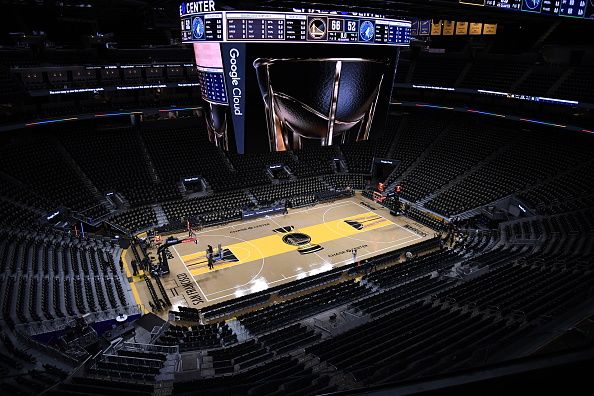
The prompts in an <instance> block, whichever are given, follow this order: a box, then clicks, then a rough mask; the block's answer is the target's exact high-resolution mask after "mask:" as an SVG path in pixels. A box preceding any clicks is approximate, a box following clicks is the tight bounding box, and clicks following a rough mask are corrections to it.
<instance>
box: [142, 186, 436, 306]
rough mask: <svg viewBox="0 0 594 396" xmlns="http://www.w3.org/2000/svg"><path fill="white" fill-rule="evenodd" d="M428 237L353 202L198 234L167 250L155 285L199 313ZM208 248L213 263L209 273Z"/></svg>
mask: <svg viewBox="0 0 594 396" xmlns="http://www.w3.org/2000/svg"><path fill="white" fill-rule="evenodd" d="M178 236H179V237H180V239H183V238H184V237H186V236H187V233H185V234H178ZM432 236H433V231H431V230H430V229H428V228H427V227H424V226H422V225H420V224H418V223H416V222H414V221H412V220H410V219H408V218H405V217H394V216H391V215H390V213H389V212H388V210H386V209H385V208H382V207H380V206H379V205H377V204H375V203H373V202H371V201H368V200H365V201H362V199H361V198H358V197H354V198H352V199H347V200H341V201H337V202H333V203H330V204H322V205H317V206H314V207H309V208H302V209H296V210H292V211H290V212H289V213H288V214H286V215H283V214H281V215H275V216H269V217H263V218H259V219H257V220H251V221H244V222H235V223H231V224H228V225H223V226H219V227H212V228H208V229H206V230H203V231H201V232H198V233H196V237H197V239H198V243H194V242H191V243H182V244H178V245H175V246H172V247H170V248H169V251H170V255H169V257H170V259H169V260H168V261H169V266H170V271H171V272H170V274H169V275H167V276H165V277H163V278H162V280H163V284H164V286H165V288H166V289H167V291H168V293H169V296H170V299H171V301H172V303H173V305H174V308H175V307H176V306H179V305H182V306H189V307H195V308H200V307H204V306H208V305H212V304H216V303H219V302H222V301H225V300H228V299H232V298H235V297H240V296H243V295H246V294H250V293H255V292H258V291H261V290H265V289H267V288H270V287H275V286H278V285H280V284H283V283H287V282H291V281H294V280H296V279H302V278H306V277H308V276H311V275H315V274H318V273H321V272H325V271H328V270H330V269H332V268H335V267H339V266H343V265H346V264H350V263H352V262H353V259H354V257H353V249H354V248H355V249H356V250H357V254H356V259H357V260H361V259H366V258H370V257H373V256H376V255H379V254H382V253H385V252H388V251H391V250H395V249H399V248H403V247H406V246H410V245H413V244H416V243H418V242H421V241H423V240H425V239H429V238H431V237H432ZM219 243H220V244H221V247H222V249H221V252H222V254H221V255H218V245H219ZM208 245H211V246H212V247H213V249H214V253H215V256H217V260H216V262H215V265H214V269H213V270H210V269H209V268H208V263H207V259H206V257H205V256H206V249H207V246H208ZM140 286H143V285H141V284H140V283H139V289H140ZM140 294H141V295H143V294H144V293H140ZM146 298H149V299H150V296H149V295H146ZM141 299H144V296H141Z"/></svg>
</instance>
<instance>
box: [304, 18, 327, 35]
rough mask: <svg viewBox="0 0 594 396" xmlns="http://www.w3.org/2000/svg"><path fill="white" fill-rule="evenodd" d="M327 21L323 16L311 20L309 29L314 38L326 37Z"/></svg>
mask: <svg viewBox="0 0 594 396" xmlns="http://www.w3.org/2000/svg"><path fill="white" fill-rule="evenodd" d="M326 30H327V29H326V22H325V21H324V20H323V19H321V18H314V19H312V20H310V21H309V27H308V29H307V31H308V33H309V37H310V38H311V39H312V40H323V39H324V38H325V37H326Z"/></svg>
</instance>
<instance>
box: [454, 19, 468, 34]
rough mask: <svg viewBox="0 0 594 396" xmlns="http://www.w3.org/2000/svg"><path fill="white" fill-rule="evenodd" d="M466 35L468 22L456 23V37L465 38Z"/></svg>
mask: <svg viewBox="0 0 594 396" xmlns="http://www.w3.org/2000/svg"><path fill="white" fill-rule="evenodd" d="M467 34H468V22H456V35H457V36H465V35H467Z"/></svg>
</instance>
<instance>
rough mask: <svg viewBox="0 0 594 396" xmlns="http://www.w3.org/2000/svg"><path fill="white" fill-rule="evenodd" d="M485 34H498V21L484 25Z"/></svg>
mask: <svg viewBox="0 0 594 396" xmlns="http://www.w3.org/2000/svg"><path fill="white" fill-rule="evenodd" d="M483 34H485V35H494V34H497V24H496V23H485V24H484V25H483Z"/></svg>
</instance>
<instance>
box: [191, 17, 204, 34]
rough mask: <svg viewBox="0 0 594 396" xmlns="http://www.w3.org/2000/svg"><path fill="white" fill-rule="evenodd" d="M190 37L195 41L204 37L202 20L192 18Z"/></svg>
mask: <svg viewBox="0 0 594 396" xmlns="http://www.w3.org/2000/svg"><path fill="white" fill-rule="evenodd" d="M192 36H194V38H195V39H197V40H200V39H202V38H203V37H204V21H203V20H202V18H198V17H197V18H194V21H193V22H192Z"/></svg>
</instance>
